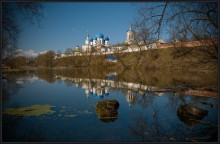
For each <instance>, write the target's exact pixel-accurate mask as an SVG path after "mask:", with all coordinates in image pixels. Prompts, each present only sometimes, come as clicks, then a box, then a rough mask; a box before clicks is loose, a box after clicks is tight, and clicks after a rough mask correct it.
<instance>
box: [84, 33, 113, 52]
mask: <svg viewBox="0 0 220 144" xmlns="http://www.w3.org/2000/svg"><path fill="white" fill-rule="evenodd" d="M109 46H110V44H109V38H108V37H105V38H104V35H103V34H102V33H98V34H96V35H95V36H94V37H93V38H91V39H89V35H87V37H86V40H85V44H84V45H82V52H83V53H86V52H92V51H97V52H107V51H109V49H108V47H109Z"/></svg>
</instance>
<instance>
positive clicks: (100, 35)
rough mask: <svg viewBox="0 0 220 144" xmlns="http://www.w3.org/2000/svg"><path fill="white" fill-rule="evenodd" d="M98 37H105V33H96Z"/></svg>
mask: <svg viewBox="0 0 220 144" xmlns="http://www.w3.org/2000/svg"><path fill="white" fill-rule="evenodd" d="M96 37H97V38H103V37H104V35H103V34H102V33H98V34H97V35H96Z"/></svg>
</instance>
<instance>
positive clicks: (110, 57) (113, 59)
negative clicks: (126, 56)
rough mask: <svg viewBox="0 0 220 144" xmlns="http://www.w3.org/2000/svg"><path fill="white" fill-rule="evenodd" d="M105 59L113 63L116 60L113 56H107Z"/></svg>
mask: <svg viewBox="0 0 220 144" xmlns="http://www.w3.org/2000/svg"><path fill="white" fill-rule="evenodd" d="M107 59H108V60H111V61H115V60H116V58H115V56H113V55H109V56H108V57H107Z"/></svg>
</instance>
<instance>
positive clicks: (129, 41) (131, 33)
mask: <svg viewBox="0 0 220 144" xmlns="http://www.w3.org/2000/svg"><path fill="white" fill-rule="evenodd" d="M125 42H126V43H127V44H132V43H133V42H134V31H133V30H132V28H131V25H130V28H129V30H128V31H127V36H126V41H125Z"/></svg>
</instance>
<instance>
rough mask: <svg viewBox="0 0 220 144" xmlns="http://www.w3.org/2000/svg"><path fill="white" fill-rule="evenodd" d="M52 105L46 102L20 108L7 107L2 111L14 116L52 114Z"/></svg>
mask: <svg viewBox="0 0 220 144" xmlns="http://www.w3.org/2000/svg"><path fill="white" fill-rule="evenodd" d="M52 107H54V106H51V105H48V104H46V105H32V106H30V107H21V108H8V109H5V110H4V111H3V114H8V115H14V116H40V115H44V114H53V113H54V112H55V111H53V110H51V108H52Z"/></svg>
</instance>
